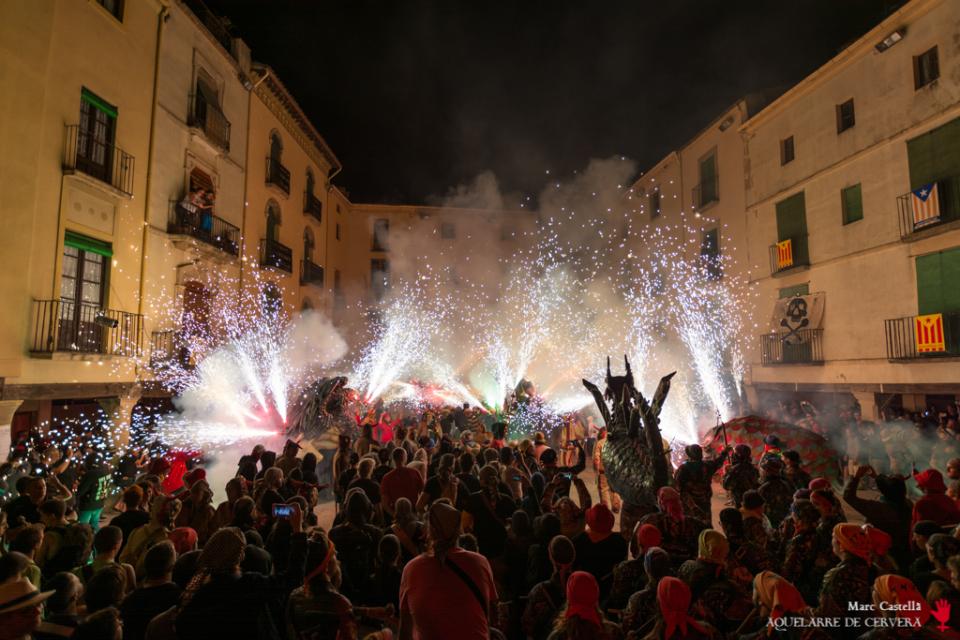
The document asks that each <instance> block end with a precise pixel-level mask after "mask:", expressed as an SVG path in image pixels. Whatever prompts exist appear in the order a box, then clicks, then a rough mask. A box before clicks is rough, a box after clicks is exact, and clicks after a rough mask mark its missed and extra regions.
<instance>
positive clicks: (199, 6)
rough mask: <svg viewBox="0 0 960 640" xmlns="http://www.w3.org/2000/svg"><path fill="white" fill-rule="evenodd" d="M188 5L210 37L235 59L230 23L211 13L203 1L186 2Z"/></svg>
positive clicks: (190, 0) (187, 0)
mask: <svg viewBox="0 0 960 640" xmlns="http://www.w3.org/2000/svg"><path fill="white" fill-rule="evenodd" d="M186 5H187V6H188V7H189V8H190V11H192V12H193V15H195V16H197V19H198V20H200V22H202V23H203V26H204V27H206V28H207V31H209V32H210V35H212V36H213V37H214V39H215V40H216V41H217V42H219V43H220V46H221V47H223V48H224V50H225V51H226V52H227V53H229V54H230V56H231V57H235V56H234V55H233V37H232V36H231V35H230V29H229V27H228V23H227V22H226V21H225V20H224V19H223V18H220V17H219V16H217V15H216V14H214V13H213V12H212V11H210V9H209V8H207V5H206V4H204V3H203V2H202V0H186Z"/></svg>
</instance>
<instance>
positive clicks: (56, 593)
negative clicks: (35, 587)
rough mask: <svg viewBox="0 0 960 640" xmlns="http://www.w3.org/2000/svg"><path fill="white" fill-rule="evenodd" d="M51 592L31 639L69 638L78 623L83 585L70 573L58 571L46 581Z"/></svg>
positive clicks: (52, 639) (53, 639)
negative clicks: (41, 620)
mask: <svg viewBox="0 0 960 640" xmlns="http://www.w3.org/2000/svg"><path fill="white" fill-rule="evenodd" d="M45 586H46V588H47V589H52V590H53V594H52V595H51V596H50V598H49V599H48V600H47V601H46V603H45V604H44V615H43V622H41V623H40V626H39V627H38V628H37V630H36V631H35V632H34V634H33V640H57V639H59V638H70V637H72V636H73V634H74V631H75V630H76V628H77V626H78V625H79V624H80V621H81V619H82V618H81V616H80V600H81V598H82V596H83V585H82V584H81V583H80V579H79V578H77V576H75V575H73V574H72V573H67V572H66V571H63V572H60V573H58V574H56V575H55V576H53V577H52V578H50V579H49V580H48V581H47V583H46V585H45Z"/></svg>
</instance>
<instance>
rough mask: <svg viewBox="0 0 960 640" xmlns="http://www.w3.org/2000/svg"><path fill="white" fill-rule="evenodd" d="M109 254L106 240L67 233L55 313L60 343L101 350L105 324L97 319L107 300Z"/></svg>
mask: <svg viewBox="0 0 960 640" xmlns="http://www.w3.org/2000/svg"><path fill="white" fill-rule="evenodd" d="M112 255H113V250H112V247H111V245H110V244H109V243H107V242H101V241H99V240H95V239H93V238H88V237H86V236H82V235H80V234H78V233H73V232H72V231H67V232H66V235H65V236H64V241H63V265H62V269H61V274H60V312H59V313H58V314H57V315H58V317H59V325H58V332H59V336H58V343H59V344H60V345H65V346H67V348H68V349H72V350H76V351H87V352H100V351H102V349H101V347H102V346H103V340H104V331H105V327H103V326H102V325H100V324H98V323H97V322H96V320H97V317H98V316H100V314H101V310H102V309H103V307H104V303H105V301H106V300H105V298H106V291H107V286H106V285H107V267H108V265H109V263H110V257H111V256H112Z"/></svg>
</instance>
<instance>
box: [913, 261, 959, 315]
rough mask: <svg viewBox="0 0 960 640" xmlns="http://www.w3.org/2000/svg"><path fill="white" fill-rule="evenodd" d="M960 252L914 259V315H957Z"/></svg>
mask: <svg viewBox="0 0 960 640" xmlns="http://www.w3.org/2000/svg"><path fill="white" fill-rule="evenodd" d="M957 282H960V249H948V250H947V251H939V252H937V253H933V254H930V255H926V256H918V257H917V305H918V307H917V313H919V314H921V315H925V314H928V313H948V312H951V311H960V287H958V286H957Z"/></svg>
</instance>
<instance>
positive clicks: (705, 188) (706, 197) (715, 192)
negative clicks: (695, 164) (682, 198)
mask: <svg viewBox="0 0 960 640" xmlns="http://www.w3.org/2000/svg"><path fill="white" fill-rule="evenodd" d="M719 201H720V178H719V177H718V176H714V177H713V178H707V179H706V180H701V181H700V184H698V185H697V186H695V187H694V188H693V204H694V206H695V207H697V208H698V209H700V208H703V207H705V206H707V205H708V204H712V203H714V202H719Z"/></svg>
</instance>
